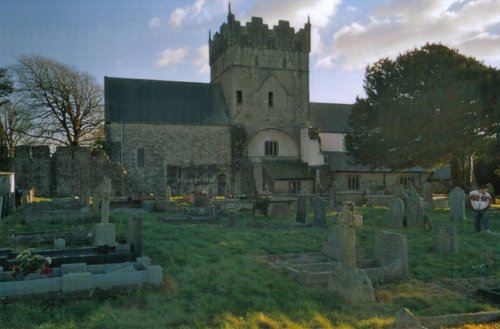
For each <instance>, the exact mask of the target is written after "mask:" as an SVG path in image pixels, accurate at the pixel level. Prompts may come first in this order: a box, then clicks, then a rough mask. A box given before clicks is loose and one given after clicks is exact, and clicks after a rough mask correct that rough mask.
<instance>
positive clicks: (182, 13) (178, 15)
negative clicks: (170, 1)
mask: <svg viewBox="0 0 500 329" xmlns="http://www.w3.org/2000/svg"><path fill="white" fill-rule="evenodd" d="M187 14H188V13H187V11H186V10H185V9H184V8H177V9H176V10H174V12H173V13H172V15H170V25H172V26H175V27H179V26H181V25H182V23H183V22H184V20H185V19H186V16H187Z"/></svg>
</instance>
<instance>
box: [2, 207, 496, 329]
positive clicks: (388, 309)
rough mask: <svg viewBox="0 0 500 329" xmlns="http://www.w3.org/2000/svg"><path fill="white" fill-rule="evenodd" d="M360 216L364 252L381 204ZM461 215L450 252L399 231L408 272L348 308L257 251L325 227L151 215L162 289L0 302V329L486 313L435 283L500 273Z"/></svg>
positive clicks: (289, 324) (270, 324) (307, 245)
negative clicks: (404, 312) (180, 221)
mask: <svg viewBox="0 0 500 329" xmlns="http://www.w3.org/2000/svg"><path fill="white" fill-rule="evenodd" d="M358 213H360V214H362V215H363V217H364V226H363V228H361V229H358V230H357V235H358V238H359V240H360V243H361V245H362V246H363V247H364V248H365V250H366V252H365V254H367V255H368V256H370V253H371V249H372V247H373V243H374V239H373V236H374V233H375V232H376V231H378V230H380V229H382V228H384V226H385V223H386V216H387V209H386V208H370V207H361V208H358ZM428 214H429V216H430V217H431V220H432V221H433V222H441V221H443V222H448V221H449V220H448V212H447V211H445V210H434V211H430V212H428ZM330 215H334V214H330ZM467 217H468V219H467V220H466V221H465V222H464V223H463V224H459V225H458V233H459V252H458V253H457V254H456V255H441V254H436V253H434V252H433V251H432V237H431V232H430V231H426V230H423V229H410V230H407V229H401V230H396V231H400V232H402V233H404V234H407V235H408V239H409V241H408V247H409V267H410V277H411V279H410V280H409V281H408V282H405V283H393V284H387V285H380V286H378V287H376V295H377V299H378V301H379V302H378V303H374V304H367V305H362V306H357V307H352V306H350V305H347V304H346V303H343V302H342V301H341V300H339V299H338V298H336V297H335V296H333V295H332V294H330V293H328V292H327V291H326V289H320V288H306V287H302V286H300V285H299V284H297V283H296V282H295V281H293V280H292V279H291V278H290V277H288V276H286V275H285V274H283V273H280V272H278V271H274V270H271V269H269V268H267V267H266V266H264V265H262V264H260V263H259V262H258V261H257V260H256V257H255V256H258V255H263V254H267V253H295V252H316V251H319V250H320V249H321V245H322V244H323V242H324V241H325V240H326V239H327V237H328V235H329V233H330V229H318V228H299V227H296V226H295V225H294V220H293V218H280V219H272V218H266V217H257V218H252V217H251V216H244V217H243V218H242V220H241V222H240V225H239V226H238V227H237V228H230V227H228V226H227V225H226V224H227V222H226V220H225V219H223V220H222V221H221V223H219V224H192V225H190V224H186V225H175V224H165V223H162V222H159V221H157V220H156V215H155V214H147V215H144V216H143V243H144V254H145V255H147V256H149V257H151V258H152V260H153V263H154V264H160V265H162V266H163V268H164V272H165V274H164V285H163V287H161V288H158V289H153V290H138V291H137V290H134V291H132V292H131V293H128V294H116V295H111V296H109V297H108V298H89V299H83V300H82V299H79V300H70V301H65V302H60V301H50V300H49V301H47V300H46V299H43V300H42V299H33V300H30V301H22V302H16V303H8V304H4V305H0V328H44V329H48V328H296V329H298V328H389V327H391V326H392V324H393V321H394V320H393V316H394V313H395V312H396V311H397V310H399V309H400V308H401V307H408V308H409V309H411V310H412V312H414V313H415V314H417V315H419V316H427V315H438V314H447V313H460V312H475V311H481V310H492V309H493V307H492V306H489V305H487V304H482V303H480V302H478V301H476V300H473V299H471V298H469V297H468V296H465V295H462V294H460V293H458V292H455V291H452V290H449V289H447V288H445V287H443V286H441V285H440V284H439V283H440V280H441V279H443V278H470V277H478V276H482V277H490V278H491V277H493V278H500V261H499V259H498V257H499V254H500V242H499V239H498V237H495V236H492V235H483V234H477V233H475V232H474V227H473V223H472V220H471V219H470V217H471V215H470V214H468V216H467ZM127 218H128V217H127V215H124V214H113V215H112V217H111V221H113V222H115V223H117V229H118V232H126V223H127ZM332 222H333V216H330V217H329V219H328V223H329V224H331V223H332ZM11 225H13V223H11ZM490 226H491V229H492V230H493V231H497V232H498V231H500V213H495V214H493V213H491V216H490ZM392 231H394V230H392ZM471 328H472V327H471ZM482 328H487V327H482Z"/></svg>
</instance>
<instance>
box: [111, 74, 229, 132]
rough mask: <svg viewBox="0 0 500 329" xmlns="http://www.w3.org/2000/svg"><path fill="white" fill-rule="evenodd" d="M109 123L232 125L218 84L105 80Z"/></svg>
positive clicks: (121, 79)
mask: <svg viewBox="0 0 500 329" xmlns="http://www.w3.org/2000/svg"><path fill="white" fill-rule="evenodd" d="M104 93H105V119H106V121H107V122H129V123H130V122H134V123H170V124H214V125H219V124H229V118H228V116H227V107H226V105H225V103H224V100H223V97H222V92H221V90H220V87H219V86H218V85H215V84H208V83H195V82H179V81H160V80H143V79H125V78H112V77H105V78H104Z"/></svg>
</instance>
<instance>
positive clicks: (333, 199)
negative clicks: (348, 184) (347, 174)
mask: <svg viewBox="0 0 500 329" xmlns="http://www.w3.org/2000/svg"><path fill="white" fill-rule="evenodd" d="M337 190H338V187H337V182H336V181H333V183H332V186H330V188H329V189H328V200H329V202H330V205H329V206H330V209H331V210H335V209H337Z"/></svg>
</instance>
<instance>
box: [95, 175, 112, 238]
mask: <svg viewBox="0 0 500 329" xmlns="http://www.w3.org/2000/svg"><path fill="white" fill-rule="evenodd" d="M98 194H100V196H101V222H100V223H98V224H97V225H96V229H95V238H94V246H102V245H108V246H114V245H116V226H115V224H113V223H110V222H109V202H110V198H111V180H110V179H109V178H108V177H105V178H104V180H103V182H102V184H101V185H100V186H99V193H98Z"/></svg>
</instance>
